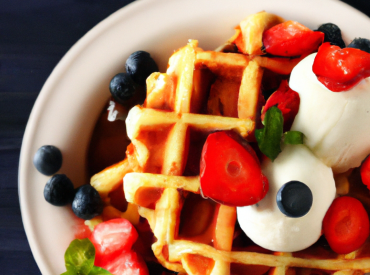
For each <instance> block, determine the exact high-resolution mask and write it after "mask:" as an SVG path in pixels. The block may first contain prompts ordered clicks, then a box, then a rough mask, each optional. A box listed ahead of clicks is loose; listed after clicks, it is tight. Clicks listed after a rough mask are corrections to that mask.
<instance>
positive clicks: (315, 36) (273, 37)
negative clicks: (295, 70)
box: [262, 21, 325, 57]
mask: <svg viewBox="0 0 370 275" xmlns="http://www.w3.org/2000/svg"><path fill="white" fill-rule="evenodd" d="M324 37H325V35H324V33H322V32H314V31H312V30H310V29H309V28H307V27H305V26H303V25H302V24H300V23H298V22H295V21H286V22H284V23H281V24H279V25H276V26H274V27H272V28H270V29H268V30H266V31H265V32H264V33H263V37H262V41H263V45H264V47H265V50H266V52H267V53H269V54H272V55H276V56H289V57H292V56H301V55H308V54H310V53H313V52H314V51H317V49H318V47H319V46H320V45H321V43H322V42H323V41H324Z"/></svg>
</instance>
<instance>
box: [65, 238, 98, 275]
mask: <svg viewBox="0 0 370 275" xmlns="http://www.w3.org/2000/svg"><path fill="white" fill-rule="evenodd" d="M64 260H65V265H66V268H67V271H69V272H74V273H75V274H78V275H80V274H81V275H87V274H89V272H90V270H91V269H92V268H93V266H94V260H95V247H94V245H93V244H92V243H91V241H90V240H89V239H83V240H79V239H75V240H74V241H72V242H71V244H70V245H69V247H68V248H67V250H66V253H65V254H64Z"/></svg>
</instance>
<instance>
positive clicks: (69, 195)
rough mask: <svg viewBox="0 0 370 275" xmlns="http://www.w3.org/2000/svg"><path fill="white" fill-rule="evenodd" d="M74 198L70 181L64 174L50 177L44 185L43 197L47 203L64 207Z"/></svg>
mask: <svg viewBox="0 0 370 275" xmlns="http://www.w3.org/2000/svg"><path fill="white" fill-rule="evenodd" d="M73 196H74V187H73V183H72V182H71V180H70V179H69V178H68V177H67V176H66V175H64V174H56V175H54V176H52V177H51V178H50V179H49V180H48V182H47V183H46V185H45V188H44V197H45V200H46V201H47V202H48V203H51V204H52V205H55V206H64V205H67V204H68V203H71V202H72V200H73Z"/></svg>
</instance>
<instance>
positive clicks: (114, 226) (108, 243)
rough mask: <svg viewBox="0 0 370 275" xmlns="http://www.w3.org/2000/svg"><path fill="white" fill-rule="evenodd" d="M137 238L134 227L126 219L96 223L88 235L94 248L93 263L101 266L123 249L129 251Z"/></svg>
mask: <svg viewBox="0 0 370 275" xmlns="http://www.w3.org/2000/svg"><path fill="white" fill-rule="evenodd" d="M137 238H138V233H137V232H136V229H135V228H134V226H133V225H132V224H131V223H130V222H129V221H128V220H126V219H121V218H118V219H113V220H109V221H106V222H103V223H100V224H98V225H97V226H95V228H94V231H93V232H92V234H91V237H90V240H91V242H92V243H93V244H94V246H95V249H96V258H95V264H96V265H98V266H101V265H103V264H106V263H107V262H109V261H111V260H112V259H113V258H115V257H117V256H118V255H120V254H121V253H122V252H123V251H130V250H131V247H132V245H133V244H134V243H135V242H136V240H137Z"/></svg>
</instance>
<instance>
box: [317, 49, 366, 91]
mask: <svg viewBox="0 0 370 275" xmlns="http://www.w3.org/2000/svg"><path fill="white" fill-rule="evenodd" d="M312 71H313V72H314V73H315V74H316V76H317V79H318V80H319V81H320V82H321V83H322V84H324V85H325V86H326V88H328V89H329V90H330V91H333V92H341V91H348V90H349V89H351V88H352V87H353V86H355V85H356V84H357V83H358V82H360V81H361V80H362V79H363V78H365V77H368V76H370V54H369V53H367V52H364V51H361V50H359V49H355V48H344V49H341V48H340V47H338V46H334V45H330V43H329V42H326V43H324V44H322V45H321V46H320V48H319V51H318V53H317V55H316V57H315V61H314V63H313V66H312Z"/></svg>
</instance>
